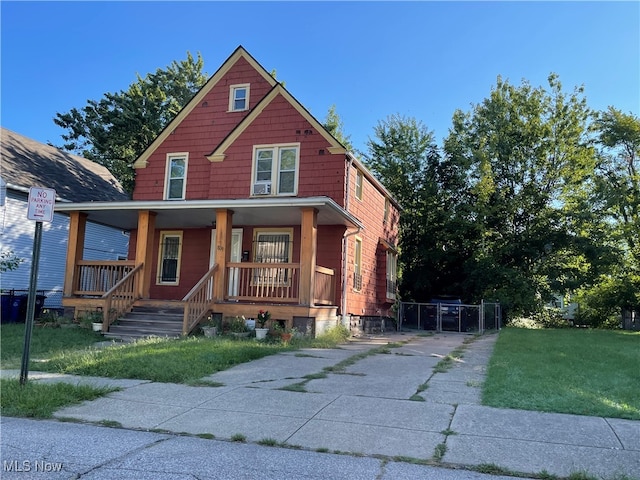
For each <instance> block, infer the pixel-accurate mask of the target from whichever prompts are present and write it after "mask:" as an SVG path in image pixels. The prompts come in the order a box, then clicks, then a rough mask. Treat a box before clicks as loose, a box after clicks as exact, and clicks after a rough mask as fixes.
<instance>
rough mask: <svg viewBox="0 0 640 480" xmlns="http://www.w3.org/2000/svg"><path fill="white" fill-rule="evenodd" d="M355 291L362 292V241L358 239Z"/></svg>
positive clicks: (354, 277) (355, 251) (355, 255)
mask: <svg viewBox="0 0 640 480" xmlns="http://www.w3.org/2000/svg"><path fill="white" fill-rule="evenodd" d="M353 289H354V290H356V291H358V292H359V291H360V290H362V240H361V239H359V238H356V240H355V249H354V253H353Z"/></svg>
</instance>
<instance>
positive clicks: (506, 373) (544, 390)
mask: <svg viewBox="0 0 640 480" xmlns="http://www.w3.org/2000/svg"><path fill="white" fill-rule="evenodd" d="M639 366H640V333H637V332H623V331H613V330H587V329H559V330H528V329H520V328H506V329H504V330H502V331H501V332H500V336H499V338H498V341H497V342H496V346H495V349H494V352H493V356H492V357H491V361H490V362H489V367H488V372H487V378H486V380H485V382H484V385H483V394H482V402H483V404H484V405H488V406H493V407H506V408H520V409H524V410H538V411H544V412H559V413H573V414H578V415H593V416H603V417H615V418H628V419H634V420H640V367H639Z"/></svg>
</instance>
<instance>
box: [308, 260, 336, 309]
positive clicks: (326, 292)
mask: <svg viewBox="0 0 640 480" xmlns="http://www.w3.org/2000/svg"><path fill="white" fill-rule="evenodd" d="M315 284H316V287H315V292H314V294H313V302H314V303H315V304H316V305H335V300H336V293H335V292H336V277H335V272H334V271H333V269H331V268H325V267H320V266H317V265H316V278H315Z"/></svg>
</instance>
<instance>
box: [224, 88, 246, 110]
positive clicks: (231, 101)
mask: <svg viewBox="0 0 640 480" xmlns="http://www.w3.org/2000/svg"><path fill="white" fill-rule="evenodd" d="M250 87H251V85H250V84H249V83H238V84H235V85H230V86H229V112H246V111H247V110H249V93H250ZM242 89H244V90H246V94H245V98H244V108H235V107H236V92H237V91H238V90H242Z"/></svg>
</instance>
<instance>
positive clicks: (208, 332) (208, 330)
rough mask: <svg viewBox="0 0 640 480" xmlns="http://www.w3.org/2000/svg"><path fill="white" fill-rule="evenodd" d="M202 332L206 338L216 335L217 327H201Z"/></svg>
mask: <svg viewBox="0 0 640 480" xmlns="http://www.w3.org/2000/svg"><path fill="white" fill-rule="evenodd" d="M202 333H204V336H205V337H208V338H211V337H215V336H216V335H218V327H202Z"/></svg>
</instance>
